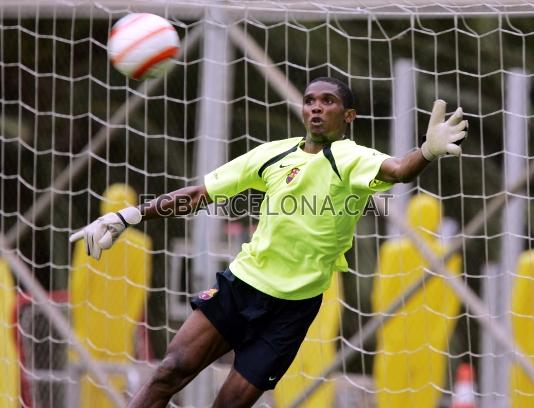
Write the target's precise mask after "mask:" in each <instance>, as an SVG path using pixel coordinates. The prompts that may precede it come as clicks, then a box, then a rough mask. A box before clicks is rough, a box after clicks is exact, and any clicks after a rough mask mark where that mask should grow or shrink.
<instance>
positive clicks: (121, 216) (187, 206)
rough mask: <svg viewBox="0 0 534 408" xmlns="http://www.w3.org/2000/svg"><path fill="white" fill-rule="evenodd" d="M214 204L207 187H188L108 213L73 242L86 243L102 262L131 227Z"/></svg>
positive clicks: (184, 213)
mask: <svg viewBox="0 0 534 408" xmlns="http://www.w3.org/2000/svg"><path fill="white" fill-rule="evenodd" d="M210 202H211V199H210V197H209V195H208V193H207V191H206V187H205V186H204V185H202V186H193V187H184V188H181V189H179V190H176V191H173V192H172V193H168V194H163V195H161V196H159V197H157V198H156V199H154V200H152V201H150V202H148V203H144V204H141V205H140V206H138V207H126V208H123V209H122V210H120V211H117V212H116V213H107V214H105V215H103V216H102V217H100V218H97V219H96V220H95V221H93V222H92V223H91V224H89V225H87V226H86V227H84V228H82V229H81V230H79V231H78V232H75V233H74V234H72V235H71V236H70V238H69V241H70V242H75V241H78V240H80V239H84V240H85V251H86V252H87V255H90V256H92V257H93V258H95V259H100V255H101V254H102V251H103V250H105V249H109V248H111V246H112V245H113V243H114V242H115V241H116V240H117V238H119V236H120V235H121V234H122V232H123V231H124V230H125V229H126V228H128V227H129V226H130V225H136V224H139V223H140V222H141V221H143V220H147V219H152V218H163V217H171V216H178V215H187V214H190V213H193V212H196V211H198V210H199V209H201V208H203V207H205V206H206V205H208V204H209V203H210Z"/></svg>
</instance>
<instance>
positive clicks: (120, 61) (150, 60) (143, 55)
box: [108, 13, 180, 79]
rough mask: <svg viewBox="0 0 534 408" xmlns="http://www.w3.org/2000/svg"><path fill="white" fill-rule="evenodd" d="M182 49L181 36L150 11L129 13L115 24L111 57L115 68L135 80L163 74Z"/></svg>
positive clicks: (111, 37) (112, 30)
mask: <svg viewBox="0 0 534 408" xmlns="http://www.w3.org/2000/svg"><path fill="white" fill-rule="evenodd" d="M179 52H180V38H179V37H178V34H177V33H176V30H175V29H174V27H173V26H172V24H171V23H169V22H168V21H167V20H165V19H164V18H162V17H160V16H156V15H154V14H148V13H135V14H128V15H127V16H125V17H123V18H121V19H120V20H119V21H117V22H116V23H115V25H113V28H112V29H111V32H110V33H109V39H108V56H109V59H110V61H111V63H112V64H113V66H114V67H115V68H117V70H119V71H120V72H121V73H123V74H124V75H126V76H128V77H130V78H133V79H145V78H155V77H158V76H161V75H163V74H164V73H165V72H166V71H167V70H168V69H169V68H170V67H171V66H172V65H173V59H174V58H176V57H177V56H178V53H179Z"/></svg>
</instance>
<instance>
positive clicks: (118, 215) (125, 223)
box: [115, 211, 130, 228]
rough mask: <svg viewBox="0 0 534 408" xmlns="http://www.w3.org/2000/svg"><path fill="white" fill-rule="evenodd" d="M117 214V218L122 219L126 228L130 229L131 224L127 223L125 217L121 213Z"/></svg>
mask: <svg viewBox="0 0 534 408" xmlns="http://www.w3.org/2000/svg"><path fill="white" fill-rule="evenodd" d="M115 214H116V215H117V217H119V218H120V220H121V221H122V223H123V224H124V228H128V227H129V226H130V224H128V222H126V220H125V219H124V217H123V216H122V214H121V213H120V212H118V211H117V212H116V213H115Z"/></svg>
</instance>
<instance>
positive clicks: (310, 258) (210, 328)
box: [71, 77, 467, 408]
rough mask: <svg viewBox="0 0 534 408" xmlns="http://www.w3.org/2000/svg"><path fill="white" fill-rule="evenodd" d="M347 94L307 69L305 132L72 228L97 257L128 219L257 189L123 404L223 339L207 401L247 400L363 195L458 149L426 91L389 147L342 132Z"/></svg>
mask: <svg viewBox="0 0 534 408" xmlns="http://www.w3.org/2000/svg"><path fill="white" fill-rule="evenodd" d="M353 105H354V101H353V95H352V92H351V91H350V89H349V88H348V87H347V86H346V85H345V84H344V83H342V82H340V81H338V80H336V79H333V78H326V77H321V78H317V79H315V80H313V81H311V82H310V83H309V84H308V86H307V88H306V90H305V94H304V99H303V107H302V119H303V121H304V125H305V128H306V136H305V137H294V138H289V139H284V140H279V141H274V142H269V143H265V144H262V145H260V146H258V147H256V148H254V149H252V150H251V151H249V152H248V153H246V154H244V155H242V156H240V157H237V158H236V159H234V160H232V161H230V162H228V163H226V164H225V165H223V166H221V167H220V168H218V169H216V170H214V171H212V172H211V173H209V174H208V175H206V176H205V178H204V184H203V185H199V186H194V187H184V188H181V189H179V190H177V191H174V192H172V193H169V194H168V195H166V196H165V197H163V196H161V197H160V198H159V199H156V200H153V201H152V202H150V203H148V205H145V206H143V205H142V206H140V207H128V208H125V209H122V210H120V211H118V212H117V213H109V214H106V215H104V216H102V217H100V218H99V219H97V220H96V221H94V222H93V223H91V224H89V225H88V226H87V227H85V228H84V229H82V230H81V231H79V232H77V233H75V234H73V235H72V237H71V241H76V240H78V239H82V238H83V239H85V244H86V249H87V253H88V254H90V255H91V256H93V257H95V258H97V259H98V258H99V257H100V254H101V251H102V250H105V249H107V248H109V247H111V245H112V244H113V242H114V241H115V240H116V239H117V238H118V237H119V235H120V234H121V233H122V232H123V231H124V229H125V228H126V227H128V226H129V225H135V224H138V223H139V222H141V221H142V220H147V219H152V218H160V217H163V216H171V215H172V216H179V215H185V214H188V213H191V212H195V211H197V210H198V209H199V208H200V207H202V206H205V205H206V204H207V203H210V202H213V201H219V200H222V199H224V198H228V197H232V196H234V195H236V194H238V193H240V192H242V191H244V190H246V189H249V188H253V189H257V190H260V191H263V192H265V199H264V200H263V202H262V205H261V209H260V218H259V224H258V228H257V230H256V232H255V233H254V235H253V237H252V239H251V241H250V243H247V244H244V245H243V247H242V250H241V252H240V253H239V254H238V255H237V256H236V258H235V259H234V260H233V262H232V263H231V264H230V266H229V268H228V269H226V270H225V271H224V272H221V273H218V274H217V277H216V283H215V285H214V286H213V287H212V288H211V289H208V290H206V291H204V292H201V293H200V294H199V295H198V296H197V297H196V298H194V299H193V300H192V302H191V305H192V307H193V309H194V311H193V313H192V314H191V315H190V316H189V317H188V319H187V320H186V321H185V322H184V324H183V325H182V326H181V328H180V329H179V330H178V332H177V333H176V335H175V336H174V338H173V339H172V341H171V343H170V344H169V346H168V349H167V353H166V355H165V357H164V359H163V361H162V362H161V364H160V365H159V367H158V368H157V369H156V371H155V373H154V374H153V375H152V377H151V378H150V379H149V380H148V382H147V383H146V384H145V385H144V386H143V387H142V388H141V390H139V392H138V393H137V394H136V395H135V396H134V398H133V399H132V401H131V402H130V405H129V406H130V407H131V408H133V407H135V408H141V407H142V408H148V407H151V408H155V407H165V406H166V405H167V403H168V401H169V400H170V398H171V397H172V396H173V394H175V393H176V392H178V391H180V390H181V389H182V388H183V387H185V386H186V384H188V383H189V382H190V381H191V380H192V379H193V378H194V377H195V376H196V375H197V374H198V373H199V372H200V371H201V370H203V369H204V368H205V367H207V366H208V365H209V364H211V363H212V362H213V361H215V360H216V359H217V358H219V357H221V356H222V355H223V354H225V353H227V352H228V351H230V350H234V352H235V360H234V365H233V368H232V369H231V371H230V374H229V375H228V377H227V379H226V381H225V383H224V384H223V386H222V388H221V389H220V391H219V394H218V395H217V397H216V399H215V401H214V403H213V406H214V407H250V406H252V405H253V404H254V402H255V401H256V400H257V399H258V398H259V397H260V396H261V395H262V393H263V392H264V391H266V390H269V389H272V388H274V387H275V385H276V383H277V382H278V381H279V380H280V378H281V377H282V376H283V375H284V373H285V371H286V370H287V368H288V367H289V365H290V364H291V362H292V360H293V359H294V357H295V355H296V353H297V351H298V348H299V346H300V344H301V343H302V341H303V340H304V337H305V335H306V331H307V330H308V327H309V326H310V324H311V322H312V321H313V319H314V318H315V315H316V314H317V312H318V310H319V307H320V305H321V297H322V292H323V291H324V290H326V289H327V288H328V286H329V284H330V279H331V276H332V273H333V272H335V271H342V270H347V269H348V266H347V263H346V261H345V258H344V253H345V252H346V251H347V250H348V249H349V248H350V247H351V245H352V238H353V234H354V228H355V225H356V222H357V221H358V219H359V217H360V216H361V213H362V210H363V209H364V207H365V205H366V203H367V200H368V198H369V196H370V195H371V194H373V193H374V192H376V191H384V190H386V189H388V188H390V187H391V185H392V184H393V183H397V182H408V181H410V180H412V179H414V178H415V177H416V176H417V175H418V174H419V173H420V172H421V171H422V170H423V169H424V168H425V167H426V166H427V165H428V163H429V162H431V161H432V160H434V159H435V158H436V157H439V156H442V155H446V154H452V155H456V156H459V155H460V154H461V148H460V146H459V145H458V144H456V143H458V142H460V141H462V140H463V139H464V138H465V136H466V128H467V121H465V120H462V115H463V113H462V109H461V108H458V109H457V110H456V111H455V112H454V113H453V115H452V116H451V117H450V118H449V119H448V120H447V121H445V106H446V105H445V102H444V101H441V100H437V101H436V102H435V103H434V107H433V110H432V114H431V117H430V121H429V125H428V130H427V133H426V141H425V142H424V143H423V145H422V146H421V148H420V149H419V148H417V149H415V150H413V151H411V152H410V153H408V154H406V155H405V156H404V157H402V158H394V157H390V156H388V155H386V154H383V153H380V152H378V151H376V150H374V149H370V148H367V147H363V146H359V145H358V144H356V143H355V142H354V141H352V140H349V139H346V138H345V132H346V131H347V127H348V125H349V124H350V123H351V122H353V121H354V119H355V118H356V110H355V109H354V106H353Z"/></svg>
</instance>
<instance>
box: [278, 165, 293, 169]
mask: <svg viewBox="0 0 534 408" xmlns="http://www.w3.org/2000/svg"><path fill="white" fill-rule="evenodd" d="M289 166H291V164H286V165H283V164H281V165H280V166H279V167H280V168H281V169H283V168H284V167H289Z"/></svg>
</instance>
